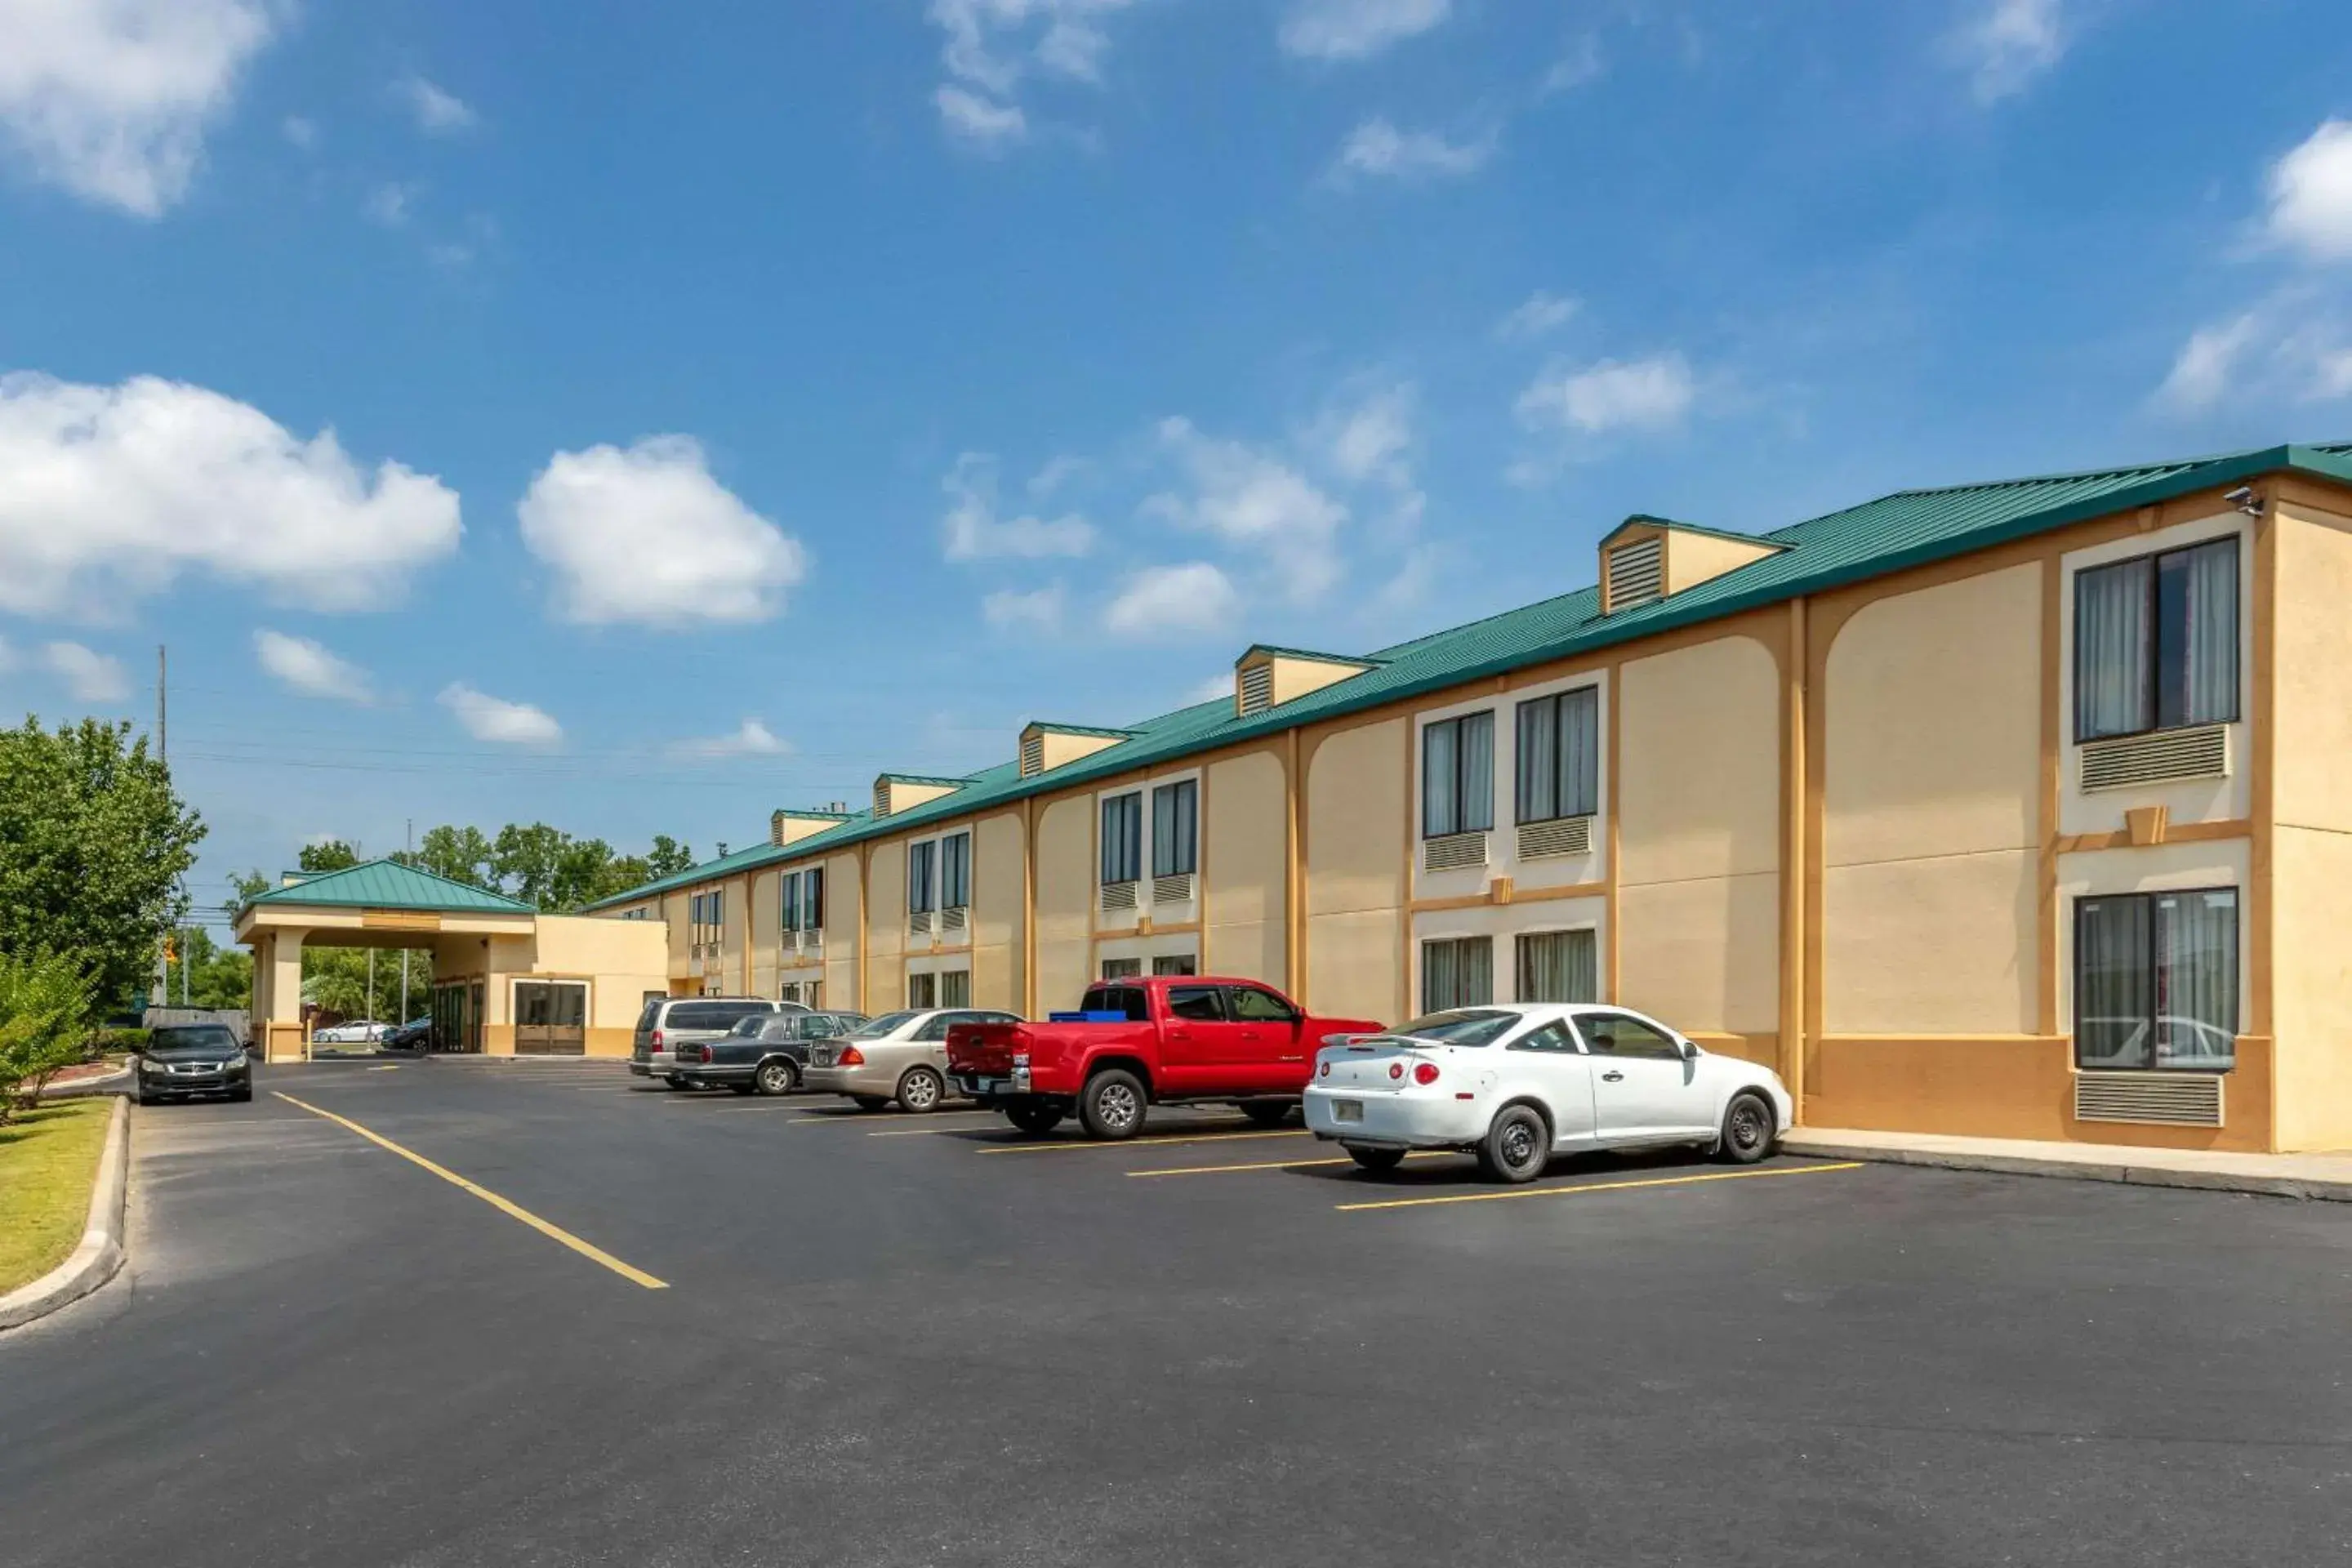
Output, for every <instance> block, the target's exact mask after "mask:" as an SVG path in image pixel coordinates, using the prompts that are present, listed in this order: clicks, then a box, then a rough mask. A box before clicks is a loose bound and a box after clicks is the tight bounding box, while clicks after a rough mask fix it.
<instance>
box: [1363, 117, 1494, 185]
mask: <svg viewBox="0 0 2352 1568" xmlns="http://www.w3.org/2000/svg"><path fill="white" fill-rule="evenodd" d="M1495 150H1496V137H1495V134H1494V132H1491V131H1490V132H1486V133H1485V134H1483V135H1481V136H1478V137H1476V138H1475V139H1473V140H1470V141H1466V142H1456V141H1453V140H1450V139H1449V138H1447V137H1446V136H1444V134H1442V133H1441V132H1435V131H1400V130H1398V129H1397V128H1396V127H1395V126H1394V125H1393V124H1391V122H1390V121H1388V120H1386V119H1385V118H1381V117H1375V118H1373V119H1370V120H1367V121H1364V122H1363V123H1362V124H1360V125H1359V126H1357V127H1356V128H1355V129H1354V130H1353V131H1351V132H1349V133H1348V139H1347V141H1346V142H1342V143H1340V146H1339V156H1338V157H1337V158H1335V159H1333V160H1332V163H1331V168H1330V172H1329V175H1328V177H1329V179H1330V180H1331V182H1332V183H1333V184H1351V183H1352V182H1354V181H1356V180H1358V179H1378V180H1402V181H1407V182H1414V181H1423V180H1441V179H1444V180H1451V179H1459V178H1461V177H1462V176H1464V175H1465V174H1475V173H1477V172H1478V171H1479V170H1480V169H1482V168H1484V167H1486V162H1487V160H1488V159H1490V158H1492V157H1493V156H1494V155H1495Z"/></svg>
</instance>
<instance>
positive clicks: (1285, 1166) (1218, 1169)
mask: <svg viewBox="0 0 2352 1568" xmlns="http://www.w3.org/2000/svg"><path fill="white" fill-rule="evenodd" d="M1456 1152H1458V1151H1456V1150H1453V1149H1416V1150H1414V1151H1413V1152H1412V1153H1410V1154H1407V1155H1406V1156H1405V1158H1406V1159H1408V1160H1443V1159H1446V1158H1448V1157H1450V1156H1452V1155H1454V1153H1456ZM1354 1163H1356V1162H1355V1161H1354V1159H1352V1158H1349V1159H1342V1160H1266V1161H1262V1162H1255V1163H1250V1164H1247V1165H1174V1166H1168V1165H1162V1166H1158V1167H1155V1168H1154V1169H1151V1170H1149V1171H1129V1173H1128V1174H1129V1175H1130V1176H1214V1175H1219V1174H1222V1173H1224V1172H1226V1171H1304V1170H1307V1169H1308V1168H1309V1167H1311V1166H1315V1165H1352V1164H1354Z"/></svg>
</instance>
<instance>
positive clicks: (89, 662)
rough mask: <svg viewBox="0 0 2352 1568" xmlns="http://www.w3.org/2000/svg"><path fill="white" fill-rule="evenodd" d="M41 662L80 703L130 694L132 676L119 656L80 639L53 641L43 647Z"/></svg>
mask: <svg viewBox="0 0 2352 1568" xmlns="http://www.w3.org/2000/svg"><path fill="white" fill-rule="evenodd" d="M41 664H42V666H43V668H47V670H48V672H49V673H50V674H51V675H54V676H56V677H57V678H58V679H59V680H62V681H64V682H65V684H66V690H67V691H68V692H70V693H71V694H72V695H73V699H74V700H75V701H77V702H120V701H121V700H123V699H124V698H126V697H128V696H130V695H131V677H130V675H129V674H128V673H126V672H125V671H124V669H123V668H122V661H121V659H119V658H108V657H107V656H106V655H105V654H102V653H100V652H98V651H97V650H95V649H93V648H87V647H83V646H82V645H81V644H79V643H78V642H53V643H51V644H49V645H48V646H47V647H44V648H42V649H41Z"/></svg>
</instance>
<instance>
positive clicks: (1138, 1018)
mask: <svg viewBox="0 0 2352 1568" xmlns="http://www.w3.org/2000/svg"><path fill="white" fill-rule="evenodd" d="M1078 1011H1079V1012H1081V1013H1116V1014H1118V1016H1120V1017H1122V1018H1125V1019H1126V1020H1127V1021H1128V1022H1129V1023H1130V1024H1148V1023H1150V1021H1151V1004H1150V1001H1148V1000H1147V999H1146V998H1145V996H1144V994H1143V987H1141V986H1140V985H1097V986H1095V987H1093V988H1092V989H1090V990H1088V991H1087V994H1085V995H1084V996H1081V997H1079V998H1078Z"/></svg>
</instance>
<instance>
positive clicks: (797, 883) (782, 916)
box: [776, 871, 801, 931]
mask: <svg viewBox="0 0 2352 1568" xmlns="http://www.w3.org/2000/svg"><path fill="white" fill-rule="evenodd" d="M776 881H777V886H778V887H780V888H781V889H782V899H781V900H780V908H779V909H778V910H777V918H776V924H777V927H778V929H780V930H782V931H798V930H800V929H801V874H800V873H799V872H798V871H787V872H785V873H784V874H783V875H782V877H780V878H778V879H776Z"/></svg>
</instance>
